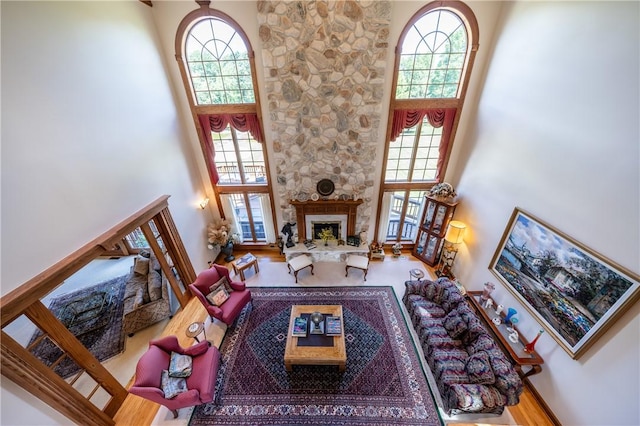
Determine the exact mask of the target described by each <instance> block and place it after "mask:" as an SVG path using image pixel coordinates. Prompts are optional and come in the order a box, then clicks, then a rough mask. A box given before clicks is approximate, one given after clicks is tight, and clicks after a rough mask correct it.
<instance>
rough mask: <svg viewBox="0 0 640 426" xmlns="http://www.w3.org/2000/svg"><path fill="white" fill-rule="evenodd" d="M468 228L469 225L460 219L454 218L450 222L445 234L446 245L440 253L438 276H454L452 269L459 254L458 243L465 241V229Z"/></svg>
mask: <svg viewBox="0 0 640 426" xmlns="http://www.w3.org/2000/svg"><path fill="white" fill-rule="evenodd" d="M466 228H467V225H465V224H464V223H462V222H460V221H457V220H452V221H451V222H449V226H448V227H447V233H446V234H445V236H444V246H443V247H442V253H441V254H440V262H439V264H438V269H437V270H436V275H437V276H439V277H448V278H451V279H453V278H454V276H453V274H452V273H451V269H452V268H453V261H454V259H455V258H456V255H457V254H458V244H460V243H462V242H463V241H464V231H465V229H466Z"/></svg>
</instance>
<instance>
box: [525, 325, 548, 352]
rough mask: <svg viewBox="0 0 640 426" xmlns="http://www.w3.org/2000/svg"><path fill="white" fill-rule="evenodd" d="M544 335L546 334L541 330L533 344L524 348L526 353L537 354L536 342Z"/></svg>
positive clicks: (530, 343)
mask: <svg viewBox="0 0 640 426" xmlns="http://www.w3.org/2000/svg"><path fill="white" fill-rule="evenodd" d="M542 333H544V330H542V329H540V331H538V335H537V336H536V338H535V339H533V340H532V341H531V342H529V344H528V345H527V346H525V347H524V351H525V352H527V353H531V352H535V350H536V349H535V347H536V342H537V341H538V339H539V338H540V335H541V334H542Z"/></svg>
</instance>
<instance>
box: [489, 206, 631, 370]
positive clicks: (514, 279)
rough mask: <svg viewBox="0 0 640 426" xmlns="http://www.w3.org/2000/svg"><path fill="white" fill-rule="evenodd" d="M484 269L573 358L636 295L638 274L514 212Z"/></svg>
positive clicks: (607, 325) (547, 226)
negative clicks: (500, 282)
mask: <svg viewBox="0 0 640 426" xmlns="http://www.w3.org/2000/svg"><path fill="white" fill-rule="evenodd" d="M489 269H490V270H491V272H492V273H493V274H494V275H495V276H496V277H497V278H498V279H499V280H500V281H502V282H503V283H504V284H505V286H506V287H507V289H508V290H509V291H510V292H511V293H513V295H514V296H515V297H516V298H517V299H518V300H519V301H520V302H521V303H522V305H523V306H524V307H525V308H527V310H529V312H531V314H532V315H533V316H534V317H535V318H536V320H537V321H538V322H540V324H542V326H543V327H544V328H545V329H546V330H547V331H548V332H549V334H550V335H551V336H552V337H553V338H554V339H555V340H556V342H558V344H560V345H561V346H562V348H563V349H564V350H565V351H566V352H567V353H568V354H569V355H570V356H571V357H572V358H573V359H577V358H578V357H579V356H580V355H582V354H583V353H584V351H586V350H587V349H588V348H589V346H591V345H592V344H593V343H595V341H596V340H597V339H598V338H599V337H600V336H601V335H602V334H603V333H604V332H605V331H606V330H607V329H608V328H609V327H611V326H612V325H613V323H614V322H615V321H616V320H617V319H618V318H619V317H620V316H622V314H623V313H624V312H625V311H626V310H627V309H628V308H629V307H630V306H631V305H633V303H634V302H635V301H636V300H637V299H638V296H639V295H640V291H639V288H640V277H639V276H638V275H636V274H634V273H632V272H630V271H627V270H625V269H624V268H622V267H620V266H618V265H616V264H615V263H613V262H612V261H610V260H607V259H606V258H604V257H603V256H600V255H599V254H597V253H595V252H594V251H592V250H590V249H588V248H587V247H585V246H584V245H582V244H580V243H578V242H577V241H574V240H572V239H571V238H569V237H568V236H566V235H564V234H563V233H561V232H560V231H558V230H556V229H554V228H552V227H551V226H549V225H546V224H544V223H543V222H541V221H540V220H538V219H536V218H535V217H533V216H531V215H529V214H527V213H525V212H524V211H522V210H520V209H518V208H516V209H514V211H513V214H512V215H511V219H510V220H509V223H508V224H507V227H506V229H505V232H504V234H503V235H502V239H501V240H500V244H499V245H498V248H497V249H496V252H495V254H494V255H493V259H492V260H491V265H490V266H489Z"/></svg>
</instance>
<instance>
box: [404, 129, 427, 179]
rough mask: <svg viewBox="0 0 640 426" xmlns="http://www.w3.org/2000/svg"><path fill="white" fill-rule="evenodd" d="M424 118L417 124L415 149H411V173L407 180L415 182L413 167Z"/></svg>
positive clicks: (414, 141)
mask: <svg viewBox="0 0 640 426" xmlns="http://www.w3.org/2000/svg"><path fill="white" fill-rule="evenodd" d="M423 121H424V120H422V121H420V122H419V123H418V124H417V125H416V136H415V139H414V140H413V149H412V151H411V163H410V164H409V174H408V176H407V182H413V169H414V168H415V166H416V153H417V152H418V144H419V143H420V134H421V133H422V123H423Z"/></svg>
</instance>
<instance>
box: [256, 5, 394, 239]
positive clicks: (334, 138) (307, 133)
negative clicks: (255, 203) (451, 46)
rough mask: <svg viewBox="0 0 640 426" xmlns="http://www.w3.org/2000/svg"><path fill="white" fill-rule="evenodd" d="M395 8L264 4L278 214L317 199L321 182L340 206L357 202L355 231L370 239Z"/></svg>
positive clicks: (261, 16)
mask: <svg viewBox="0 0 640 426" xmlns="http://www.w3.org/2000/svg"><path fill="white" fill-rule="evenodd" d="M390 19H391V5H390V3H389V1H386V0H385V1H374V0H370V1H358V2H356V1H331V0H329V1H308V0H304V1H302V0H301V1H258V22H259V25H260V27H259V34H260V39H261V41H262V49H261V50H262V52H261V53H262V60H263V64H264V68H265V69H264V75H265V81H266V99H267V102H268V106H269V115H270V119H271V128H270V129H265V130H266V132H267V135H268V137H267V139H268V141H269V142H270V143H272V144H273V152H274V153H275V154H274V158H272V159H271V160H270V162H271V165H272V167H275V168H276V174H277V181H276V183H275V185H274V191H275V194H274V196H275V197H277V199H276V206H278V205H279V206H280V208H281V211H282V212H283V217H282V219H283V220H285V221H286V220H289V215H288V214H286V213H284V212H287V211H289V203H288V200H289V199H291V198H293V197H296V196H297V195H299V194H300V193H306V194H307V195H308V196H311V195H312V194H313V193H314V192H316V184H317V182H318V181H319V180H320V179H324V178H328V179H331V180H332V181H333V182H334V183H335V188H336V189H335V192H334V195H333V196H338V195H342V194H347V195H349V196H353V195H354V194H357V195H358V198H362V199H363V200H364V203H363V204H362V205H361V206H360V208H359V210H358V219H357V226H356V229H357V230H358V231H367V230H368V229H367V228H368V226H369V219H370V217H371V212H372V208H373V207H375V205H376V204H377V199H375V200H374V199H373V195H374V187H373V186H374V182H375V181H376V180H377V179H378V178H379V177H378V176H376V171H375V165H376V158H375V157H376V148H377V145H378V144H380V143H384V134H385V129H381V128H380V116H381V114H385V116H386V114H387V113H388V111H382V108H381V105H382V98H383V91H384V72H385V68H386V61H387V53H388V46H389V40H388V38H389V24H390Z"/></svg>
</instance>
